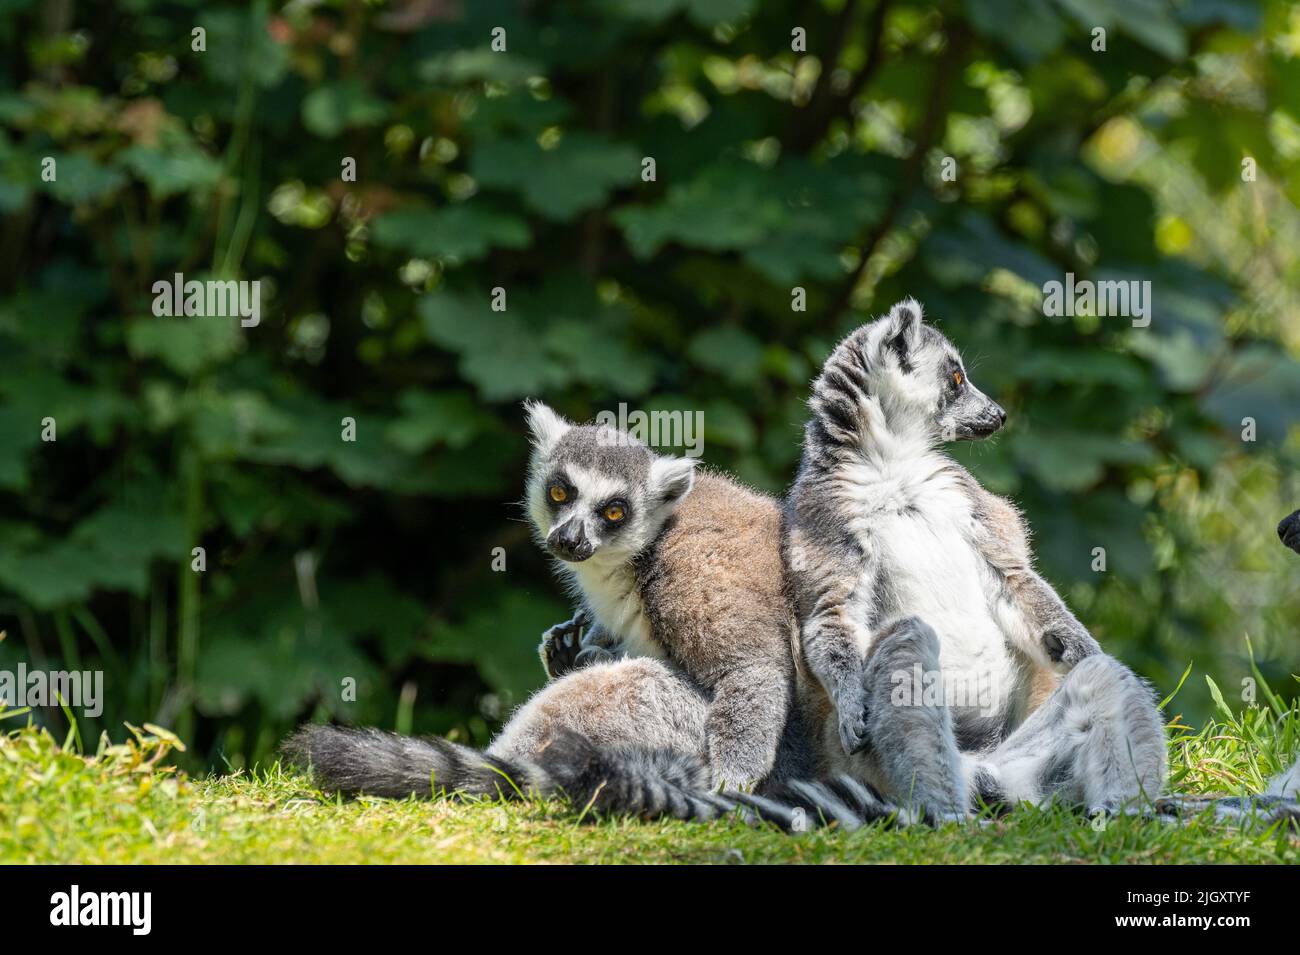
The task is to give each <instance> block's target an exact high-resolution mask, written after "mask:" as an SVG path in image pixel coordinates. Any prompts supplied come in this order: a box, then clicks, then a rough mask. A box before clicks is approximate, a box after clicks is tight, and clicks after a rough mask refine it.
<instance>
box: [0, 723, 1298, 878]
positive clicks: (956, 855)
mask: <svg viewBox="0 0 1300 955" xmlns="http://www.w3.org/2000/svg"><path fill="white" fill-rule="evenodd" d="M1269 702H1270V706H1269V707H1252V708H1250V709H1248V710H1247V711H1246V712H1245V713H1243V714H1241V715H1233V714H1230V713H1228V712H1227V708H1226V706H1225V707H1223V708H1222V709H1223V713H1222V715H1221V718H1220V719H1217V720H1215V721H1214V722H1212V723H1210V724H1209V725H1207V726H1205V727H1204V728H1202V729H1200V730H1199V731H1194V730H1192V729H1191V728H1189V727H1186V726H1183V725H1182V724H1181V721H1180V720H1178V719H1177V718H1175V719H1174V720H1173V721H1171V724H1170V727H1171V731H1170V753H1171V757H1172V759H1171V763H1172V766H1171V775H1172V777H1173V780H1174V788H1175V789H1176V790H1177V791H1179V792H1186V793H1206V792H1233V793H1245V792H1257V791H1259V789H1260V788H1262V786H1263V785H1264V782H1265V781H1266V779H1267V778H1268V777H1269V776H1270V775H1272V774H1273V773H1275V772H1278V771H1280V770H1281V769H1282V768H1283V766H1284V765H1286V764H1287V762H1288V760H1289V759H1290V758H1291V757H1292V754H1293V753H1294V751H1295V748H1296V746H1297V744H1300V709H1296V710H1285V709H1284V708H1282V706H1281V704H1280V703H1277V704H1275V705H1274V701H1272V700H1270V701H1269ZM12 717H18V719H15V720H14V721H13V722H11V723H10V724H9V725H11V726H12V725H14V723H21V722H22V718H21V714H18V713H14V712H10V713H7V714H6V713H0V720H3V719H6V718H12ZM179 746H180V741H179V740H177V739H176V738H175V737H174V736H172V735H171V734H170V733H168V732H167V731H165V730H162V729H159V728H158V727H153V726H146V727H145V728H143V729H137V728H131V736H130V738H129V739H128V741H127V742H126V743H125V744H119V745H109V744H108V743H107V741H106V740H104V741H101V743H100V746H99V748H98V750H97V751H96V753H95V754H94V755H80V754H79V753H78V749H79V747H78V745H77V742H76V738H75V735H74V734H73V733H69V735H68V739H67V740H65V741H63V742H62V743H61V742H59V741H58V740H56V739H54V738H53V737H51V736H50V735H49V733H47V732H45V731H43V730H40V729H37V728H34V727H32V726H31V725H26V726H23V727H22V728H19V729H17V730H11V731H9V732H6V733H2V734H0V862H4V863H13V862H41V863H51V862H84V863H164V862H165V863H178V862H179V863H201V862H228V863H230V862H233V863H241V862H249V863H277V862H298V863H386V862H415V863H419V862H451V863H513V862H640V863H646V862H660V863H671V862H712V863H741V862H746V863H770V862H804V863H822V862H839V863H854V862H882V863H917V862H921V863H965V864H970V863H997V862H1050V863H1079V862H1132V863H1193V862H1198V863H1206V862H1208V863H1228V862H1232V863H1297V862H1300V837H1297V836H1296V835H1294V834H1293V833H1290V832H1287V831H1284V830H1283V829H1282V828H1281V827H1275V828H1273V829H1263V828H1260V829H1256V830H1253V831H1251V830H1241V829H1238V828H1236V827H1233V826H1229V825H1225V824H1216V823H1213V822H1211V821H1210V820H1209V819H1208V818H1204V817H1203V818H1200V819H1197V820H1194V821H1193V822H1192V823H1191V824H1190V825H1188V826H1186V827H1178V826H1172V825H1169V824H1164V823H1159V822H1154V821H1149V820H1144V819H1138V818H1116V819H1110V820H1106V821H1105V825H1104V826H1101V825H1099V824H1097V823H1094V822H1093V821H1091V820H1089V819H1087V818H1085V817H1083V816H1081V815H1078V814H1075V813H1072V812H1069V811H1066V810H1063V809H1060V808H1050V809H1045V810H1037V809H1032V808H1025V809H1020V810H1017V811H1016V812H1013V813H1011V814H1010V815H1009V816H1007V817H1006V818H1004V819H1001V820H997V821H993V822H986V823H985V824H982V825H980V824H965V825H948V826H945V827H943V828H941V829H927V828H922V827H918V828H912V829H908V830H900V829H891V828H888V827H885V826H873V827H870V828H868V829H864V830H861V831H859V832H855V833H843V832H838V831H835V830H824V831H820V832H814V833H809V834H805V835H802V836H797V837H792V836H786V835H783V834H781V833H778V832H775V831H769V830H758V829H753V828H750V827H747V826H745V825H744V824H742V823H741V822H739V821H738V820H734V819H728V820H724V821H722V822H718V823H713V824H708V825H704V824H688V823H677V822H642V821H637V820H631V819H605V820H600V821H591V820H590V819H588V820H586V821H581V822H579V821H577V814H576V813H574V812H573V811H571V810H570V808H569V807H567V806H565V805H564V804H563V803H561V802H555V801H552V802H545V801H529V802H514V803H510V802H501V801H487V800H484V801H478V802H456V801H446V800H444V801H438V802H428V801H416V800H405V801H401V802H395V801H391V800H383V799H360V800H352V801H344V800H339V799H335V798H331V797H328V796H326V795H324V794H322V793H320V792H318V791H316V790H315V789H314V788H313V787H312V786H311V785H310V784H309V783H308V782H307V781H306V780H305V779H304V778H302V777H301V776H297V775H293V774H290V773H286V772H285V771H283V770H282V769H281V767H280V766H279V765H273V766H271V767H269V768H265V769H259V770H256V771H254V772H250V773H236V774H234V775H229V776H219V777H205V778H194V779H191V778H187V777H185V776H184V775H183V774H181V773H179V772H177V771H175V770H173V769H170V768H168V767H167V755H168V753H169V752H170V751H171V749H172V748H174V747H179Z"/></svg>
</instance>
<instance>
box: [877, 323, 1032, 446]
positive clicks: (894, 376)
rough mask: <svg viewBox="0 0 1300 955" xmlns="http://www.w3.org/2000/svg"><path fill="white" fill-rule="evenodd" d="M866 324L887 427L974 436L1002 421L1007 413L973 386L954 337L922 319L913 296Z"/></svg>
mask: <svg viewBox="0 0 1300 955" xmlns="http://www.w3.org/2000/svg"><path fill="white" fill-rule="evenodd" d="M868 328H869V329H870V332H869V334H868V337H867V342H868V347H869V348H870V349H871V350H872V352H873V355H872V359H873V360H872V361H871V362H870V367H871V368H872V374H871V378H872V379H873V381H872V384H873V386H874V388H873V393H874V394H876V395H877V396H878V397H879V398H880V402H881V407H882V410H883V411H884V413H885V417H886V420H887V421H888V422H889V425H890V427H891V429H893V430H900V431H901V430H905V429H908V428H925V429H928V430H929V432H930V433H931V434H932V436H934V437H937V438H938V439H939V440H942V441H978V440H980V439H981V438H987V437H988V436H989V435H991V434H993V433H995V432H996V431H998V430H999V429H1000V428H1001V427H1002V426H1003V425H1004V424H1005V423H1006V420H1007V413H1006V412H1005V411H1004V410H1002V408H1001V406H1000V405H998V403H997V402H996V401H994V400H993V399H992V398H990V397H989V396H988V395H986V394H984V392H982V391H980V390H979V389H978V388H976V387H975V385H974V383H973V382H972V381H971V380H970V377H969V376H968V375H967V373H966V366H965V365H964V364H963V363H962V360H961V355H960V354H958V352H957V349H956V348H954V347H953V344H952V342H950V341H948V339H947V338H946V337H945V336H944V335H943V333H942V332H940V331H939V330H938V329H936V328H934V327H932V326H930V325H926V324H924V323H923V322H922V320H921V306H920V305H919V304H918V303H917V302H916V301H914V300H912V299H904V300H903V301H902V302H899V303H898V304H897V305H895V306H894V307H893V308H892V309H891V310H890V312H889V315H888V316H887V317H886V318H882V319H880V320H878V321H876V322H873V323H872V325H871V326H868Z"/></svg>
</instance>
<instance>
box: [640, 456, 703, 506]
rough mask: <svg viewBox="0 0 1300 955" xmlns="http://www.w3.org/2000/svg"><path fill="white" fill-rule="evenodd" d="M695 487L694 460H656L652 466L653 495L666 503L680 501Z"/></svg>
mask: <svg viewBox="0 0 1300 955" xmlns="http://www.w3.org/2000/svg"><path fill="white" fill-rule="evenodd" d="M694 486H695V459H694V458H670V457H663V458H655V459H654V463H653V464H651V465H650V488H651V493H652V494H654V495H655V496H657V497H658V498H659V499H660V500H662V501H663V502H664V503H675V502H677V501H680V500H681V499H682V498H684V497H685V496H686V495H687V494H690V493H691V488H692V487H694Z"/></svg>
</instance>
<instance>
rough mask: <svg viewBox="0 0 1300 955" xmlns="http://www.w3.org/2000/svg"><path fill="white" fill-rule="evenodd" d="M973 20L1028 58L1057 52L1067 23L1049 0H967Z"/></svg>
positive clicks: (996, 38)
mask: <svg viewBox="0 0 1300 955" xmlns="http://www.w3.org/2000/svg"><path fill="white" fill-rule="evenodd" d="M966 11H967V13H968V14H969V16H970V21H971V24H972V25H973V26H974V27H975V29H976V30H978V31H979V32H980V33H982V34H984V35H985V36H987V37H991V38H992V39H995V40H998V41H1000V42H1001V43H1002V44H1004V45H1005V46H1006V47H1007V48H1008V49H1010V50H1011V51H1013V52H1014V53H1015V54H1016V56H1017V57H1019V58H1020V59H1021V60H1024V61H1026V62H1033V61H1035V60H1040V59H1042V58H1043V57H1045V56H1047V55H1048V54H1049V53H1053V52H1055V51H1056V50H1057V49H1058V48H1059V47H1060V45H1061V42H1062V41H1063V40H1064V39H1065V25H1064V24H1063V23H1062V21H1061V17H1060V14H1058V13H1057V11H1056V10H1055V9H1053V7H1052V4H1051V2H1050V0H966Z"/></svg>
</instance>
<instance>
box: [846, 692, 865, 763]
mask: <svg viewBox="0 0 1300 955" xmlns="http://www.w3.org/2000/svg"><path fill="white" fill-rule="evenodd" d="M839 711H840V742H841V743H842V744H844V752H846V753H847V754H848V755H850V756H852V755H853V754H854V753H860V752H862V751H863V750H864V749H866V748H867V747H868V746H870V745H871V740H870V738H869V737H868V735H867V699H866V694H865V693H863V694H860V695H859V694H855V695H854V697H853V698H852V699H844V700H841V701H840V704H839Z"/></svg>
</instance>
